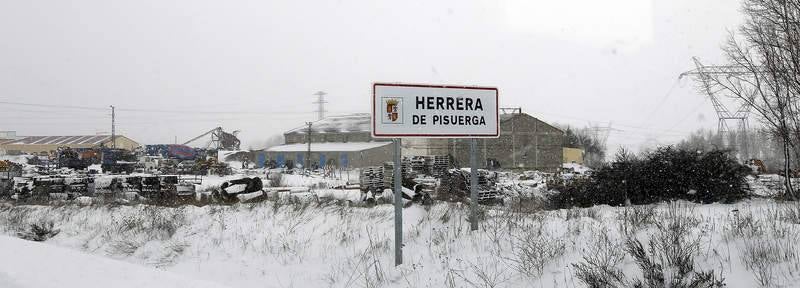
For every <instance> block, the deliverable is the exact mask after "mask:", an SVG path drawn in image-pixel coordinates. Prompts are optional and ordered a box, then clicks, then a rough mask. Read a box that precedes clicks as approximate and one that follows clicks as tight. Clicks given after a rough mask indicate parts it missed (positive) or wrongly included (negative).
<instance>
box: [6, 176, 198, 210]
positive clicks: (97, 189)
mask: <svg viewBox="0 0 800 288" xmlns="http://www.w3.org/2000/svg"><path fill="white" fill-rule="evenodd" d="M201 181H202V179H201V178H199V177H195V176H179V175H158V176H155V175H140V176H127V175H89V174H75V175H36V176H27V177H24V176H17V177H14V179H13V180H12V181H11V183H13V184H12V186H11V187H10V189H5V190H2V191H0V192H2V193H0V194H2V195H1V196H4V197H7V198H10V199H13V200H16V201H17V202H22V203H42V202H47V201H50V200H74V199H78V198H79V197H97V198H101V199H104V200H117V199H125V200H140V199H147V200H152V201H155V202H157V203H161V204H173V203H175V201H176V200H179V199H180V198H181V197H184V198H194V196H195V195H194V194H195V186H194V185H195V184H199V183H200V182H201Z"/></svg>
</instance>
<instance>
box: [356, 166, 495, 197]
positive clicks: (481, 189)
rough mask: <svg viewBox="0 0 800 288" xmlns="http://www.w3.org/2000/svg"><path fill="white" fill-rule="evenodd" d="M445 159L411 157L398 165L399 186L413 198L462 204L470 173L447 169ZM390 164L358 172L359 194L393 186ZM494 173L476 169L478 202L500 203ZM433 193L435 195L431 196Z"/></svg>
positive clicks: (372, 192) (380, 191) (466, 195)
mask: <svg viewBox="0 0 800 288" xmlns="http://www.w3.org/2000/svg"><path fill="white" fill-rule="evenodd" d="M451 163H452V162H451V161H450V157H449V156H414V157H411V158H405V159H403V161H402V162H401V169H400V171H401V175H402V177H403V178H402V186H403V188H405V189H410V190H412V191H414V195H421V196H420V197H429V195H430V194H435V196H436V198H438V199H442V200H447V201H465V200H467V199H469V195H470V186H469V183H470V182H469V181H470V174H469V172H468V171H466V170H462V169H451V168H452V167H451V165H452V164H451ZM393 171H394V163H393V162H386V163H384V165H383V166H373V167H366V168H363V169H362V170H361V175H360V178H359V180H360V184H361V191H362V192H363V193H364V194H365V195H367V196H365V198H369V197H370V195H377V194H379V193H382V191H383V190H385V189H390V190H392V187H393V186H394V172H393ZM496 178H497V174H496V173H494V172H489V171H486V170H478V199H479V201H480V202H481V203H497V202H499V201H502V198H503V196H504V195H503V193H502V191H501V190H500V189H499V188H498V187H497V185H496ZM432 192H435V193H432ZM403 196H404V198H407V199H409V200H413V198H414V196H408V195H405V193H404V195H403Z"/></svg>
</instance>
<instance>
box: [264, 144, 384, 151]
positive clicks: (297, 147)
mask: <svg viewBox="0 0 800 288" xmlns="http://www.w3.org/2000/svg"><path fill="white" fill-rule="evenodd" d="M389 144H392V142H346V143H336V142H333V143H331V142H329V143H311V152H353V151H364V150H369V149H372V148H378V147H383V146H386V145H389ZM267 151H268V152H305V151H308V143H297V144H287V145H281V146H274V147H271V148H269V149H267Z"/></svg>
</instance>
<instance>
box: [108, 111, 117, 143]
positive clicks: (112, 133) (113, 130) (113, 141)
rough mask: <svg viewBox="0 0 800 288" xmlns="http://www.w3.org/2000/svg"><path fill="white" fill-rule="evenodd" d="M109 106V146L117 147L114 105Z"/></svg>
mask: <svg viewBox="0 0 800 288" xmlns="http://www.w3.org/2000/svg"><path fill="white" fill-rule="evenodd" d="M109 106H110V107H111V148H117V139H116V138H117V137H116V136H117V131H116V123H115V120H116V119H115V118H116V115H115V113H114V105H109Z"/></svg>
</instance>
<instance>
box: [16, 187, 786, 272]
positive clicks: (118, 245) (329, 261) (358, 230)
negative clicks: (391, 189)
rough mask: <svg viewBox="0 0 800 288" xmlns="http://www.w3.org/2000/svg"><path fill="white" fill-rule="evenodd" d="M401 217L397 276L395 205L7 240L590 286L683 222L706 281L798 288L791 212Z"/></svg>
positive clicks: (77, 211)
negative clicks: (599, 265) (472, 221)
mask: <svg viewBox="0 0 800 288" xmlns="http://www.w3.org/2000/svg"><path fill="white" fill-rule="evenodd" d="M403 211H404V212H403V214H404V225H403V236H404V242H405V248H404V252H403V253H404V260H405V264H403V265H401V266H399V267H395V266H394V259H393V255H394V254H393V251H392V247H393V235H394V234H393V230H392V219H393V208H392V206H390V205H378V206H376V207H372V208H362V207H349V206H344V205H341V204H335V203H332V202H331V203H313V202H311V203H309V202H278V203H276V202H273V201H267V202H262V203H256V204H237V205H232V206H215V205H209V206H204V207H194V206H185V207H179V208H165V207H153V206H146V205H134V206H115V207H111V206H84V207H79V206H75V205H66V206H58V207H54V206H3V207H0V231H3V232H4V233H6V234H7V235H16V234H17V233H19V232H20V231H23V232H24V231H25V230H28V229H29V227H30V225H31V224H36V223H47V222H52V223H53V224H54V226H53V227H54V229H60V233H58V234H57V235H56V236H55V237H53V238H51V239H49V240H47V241H45V242H44V245H45V246H43V245H42V244H38V243H30V245H35V246H33V247H48V246H46V245H51V246H59V247H65V248H69V249H72V250H74V253H75V255H81V253H88V254H93V255H95V256H98V257H105V258H113V259H118V260H123V261H125V262H129V263H133V264H138V265H141V266H150V267H156V268H160V269H163V270H166V271H168V272H171V273H175V274H180V275H183V276H185V277H187V278H191V279H199V280H204V281H211V282H215V283H220V284H223V285H227V286H230V287H489V286H492V287H586V286H585V285H583V284H582V283H581V281H580V280H579V279H577V278H576V271H577V270H576V269H577V268H576V266H574V265H573V264H579V263H583V262H585V261H586V260H585V259H591V258H592V257H593V256H592V255H596V254H598V253H600V252H613V253H616V254H614V255H616V256H617V258H620V261H618V262H614V261H611V262H612V263H611V264H610V265H609V266H611V267H616V268H618V269H620V271H622V272H623V275H624V276H625V277H627V278H637V277H641V275H642V272H641V271H640V270H639V268H638V267H639V266H638V265H637V264H636V263H635V262H634V260H633V258H632V257H631V256H630V255H628V254H627V253H625V252H624V249H623V243H624V240H625V239H626V235H631V236H632V237H634V238H635V239H639V240H641V241H642V242H643V243H644V245H645V247H648V246H647V243H648V242H650V241H651V240H657V239H661V238H663V235H664V233H666V232H665V231H669V230H670V229H667V228H665V227H672V225H673V224H675V225H678V224H680V225H679V226H680V227H683V228H684V229H685V233H684V234H681V239H682V243H684V244H687V243H697V244H696V246H693V245H688V246H689V248H687V251H691V254H692V255H693V256H694V268H695V269H696V270H698V271H700V270H702V271H712V272H713V273H714V275H717V276H718V277H722V278H724V279H725V283H726V284H727V287H759V285H760V283H768V284H770V285H773V286H781V287H790V286H792V285H795V283H797V280H800V274H798V273H797V272H796V269H795V268H796V267H798V265H800V254H799V253H798V252H799V251H798V247H797V244H796V239H797V236H798V225H800V206H797V204H787V203H779V202H775V201H772V200H764V199H758V200H749V201H744V202H741V203H738V204H730V205H728V204H711V205H698V204H692V203H686V202H675V203H664V204H659V205H654V206H637V207H629V208H624V207H608V206H599V207H594V208H586V209H570V210H557V211H536V210H535V209H532V208H531V207H523V206H520V207H485V209H484V210H483V211H484V213H483V214H484V219H483V220H482V221H481V223H480V229H479V230H478V231H477V232H471V231H470V230H469V223H468V221H467V219H468V218H467V215H466V211H468V209H467V207H466V206H464V205H462V204H456V203H444V202H437V203H435V204H434V205H433V206H430V207H423V206H417V205H412V206H411V207H408V208H405V209H404V210H403ZM676 223H677V224H676ZM681 223H682V224H681ZM6 241H10V240H6ZM0 244H2V243H0ZM682 245H683V244H682ZM0 247H3V249H0V250H4V249H5V248H6V246H5V245H2V246H0ZM42 249H45V248H42ZM43 251H45V250H43ZM79 251H80V252H79ZM2 253H7V254H8V253H9V252H7V251H4V252H2ZM35 253H39V252H37V250H36V249H32V250H20V252H19V253H17V254H8V255H3V257H2V258H0V259H3V261H1V262H2V263H3V264H2V265H4V266H0V267H2V271H0V272H2V273H5V274H0V281H6V282H9V281H10V280H8V279H11V281H13V280H14V279H15V278H9V271H12V270H9V269H16V268H14V267H6V266H13V265H14V263H15V262H18V261H29V260H26V258H27V257H29V256H27V255H26V254H34V255H32V256H30V257H36V255H35ZM65 253H66V252H65ZM613 253H612V254H613ZM606 254H608V253H606ZM9 255H10V256H9ZM70 255H71V254H70ZM614 255H612V256H614ZM70 257H71V256H70ZM76 257H78V256H76ZM584 257H588V258H584ZM595 258H596V257H595ZM611 258H614V257H611ZM97 259H102V258H97ZM603 259H605V258H603ZM42 261H45V262H46V259H43V260H42ZM79 263H83V262H79ZM114 263H116V262H114ZM44 267H49V266H44ZM76 267H78V266H77V265H76ZM109 267H110V266H109ZM53 269H54V270H50V269H49V268H46V269H44V270H42V269H39V270H40V271H43V273H40V275H41V276H40V277H49V276H48V273H44V271H47V272H52V274H53V275H52V277H58V275H60V272H59V271H58V270H55V268H53ZM76 269H78V268H76ZM89 269H91V268H89ZM665 271H666V272H665V273H666V274H665V275H666V276H667V277H670V275H672V274H670V273H671V272H670V270H669V269H665ZM132 275H133V274H132ZM136 275H139V274H136ZM131 277H134V276H131ZM136 277H139V276H136ZM43 281H44V280H43ZM143 281H144V280H143ZM0 283H3V282H0ZM10 283H12V284H13V283H16V282H10ZM20 283H21V284H22V285H23V286H22V287H28V286H25V285H27V283H22V282H20ZM112 286H113V287H120V286H115V285H110V287H112ZM34 287H41V286H35V285H34ZM44 287H47V286H44ZM64 287H71V286H64ZM149 287H152V286H149ZM164 287H166V286H164ZM170 287H177V286H170Z"/></svg>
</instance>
